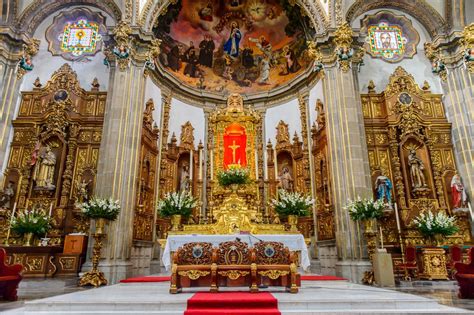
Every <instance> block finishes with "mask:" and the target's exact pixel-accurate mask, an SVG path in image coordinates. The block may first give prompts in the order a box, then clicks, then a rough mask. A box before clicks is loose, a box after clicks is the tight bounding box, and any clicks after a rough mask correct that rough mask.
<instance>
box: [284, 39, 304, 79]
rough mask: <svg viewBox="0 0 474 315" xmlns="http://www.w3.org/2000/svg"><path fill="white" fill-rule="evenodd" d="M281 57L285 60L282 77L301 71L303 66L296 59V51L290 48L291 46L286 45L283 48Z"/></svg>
mask: <svg viewBox="0 0 474 315" xmlns="http://www.w3.org/2000/svg"><path fill="white" fill-rule="evenodd" d="M281 56H282V57H283V58H285V64H284V69H283V71H282V72H281V73H280V75H287V74H290V73H295V72H297V71H298V70H300V69H301V65H300V64H299V63H298V59H296V54H295V52H294V50H293V49H291V48H290V46H288V45H286V46H285V47H283V51H282V53H281Z"/></svg>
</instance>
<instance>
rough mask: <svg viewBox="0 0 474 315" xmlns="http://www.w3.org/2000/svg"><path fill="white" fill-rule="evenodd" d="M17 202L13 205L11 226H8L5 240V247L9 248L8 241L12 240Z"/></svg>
mask: <svg viewBox="0 0 474 315" xmlns="http://www.w3.org/2000/svg"><path fill="white" fill-rule="evenodd" d="M15 212H16V202H15V203H14V204H13V210H12V216H11V218H10V225H9V226H8V232H7V238H6V239H5V246H8V245H9V244H8V240H9V239H10V230H11V228H12V224H13V220H14V219H15Z"/></svg>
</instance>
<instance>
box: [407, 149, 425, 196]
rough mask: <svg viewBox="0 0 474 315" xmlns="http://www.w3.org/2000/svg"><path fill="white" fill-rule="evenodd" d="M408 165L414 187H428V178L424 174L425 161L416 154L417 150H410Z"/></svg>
mask: <svg viewBox="0 0 474 315" xmlns="http://www.w3.org/2000/svg"><path fill="white" fill-rule="evenodd" d="M408 166H409V167H410V178H411V183H412V188H414V189H416V188H426V187H427V185H426V179H425V175H424V174H423V170H424V169H425V165H424V163H423V161H422V160H421V159H420V158H419V157H417V156H416V151H415V150H413V149H412V150H410V154H409V155H408Z"/></svg>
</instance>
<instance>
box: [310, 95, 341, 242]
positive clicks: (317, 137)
mask: <svg viewBox="0 0 474 315" xmlns="http://www.w3.org/2000/svg"><path fill="white" fill-rule="evenodd" d="M316 112H317V113H318V116H317V120H316V123H315V124H313V126H312V127H311V138H312V148H311V153H312V158H313V160H314V186H315V193H316V198H315V199H316V200H317V202H316V213H317V219H316V224H317V233H318V241H328V240H334V239H335V238H336V231H335V223H334V207H333V202H332V196H331V191H332V190H331V177H330V174H329V167H328V163H329V161H328V156H329V154H328V139H327V129H326V116H325V110H324V104H323V102H321V100H320V99H318V100H317V101H316Z"/></svg>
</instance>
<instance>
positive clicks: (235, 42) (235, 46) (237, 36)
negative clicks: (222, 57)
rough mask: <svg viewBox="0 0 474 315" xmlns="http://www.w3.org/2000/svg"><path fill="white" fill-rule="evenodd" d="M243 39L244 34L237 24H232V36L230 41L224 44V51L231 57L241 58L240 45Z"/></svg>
mask: <svg viewBox="0 0 474 315" xmlns="http://www.w3.org/2000/svg"><path fill="white" fill-rule="evenodd" d="M241 39H242V33H241V32H240V30H239V25H238V24H237V22H235V21H234V22H232V23H231V24H230V35H229V39H228V40H227V41H226V42H225V44H224V51H225V53H226V54H228V55H229V56H231V57H238V56H239V44H240V40H241Z"/></svg>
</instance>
